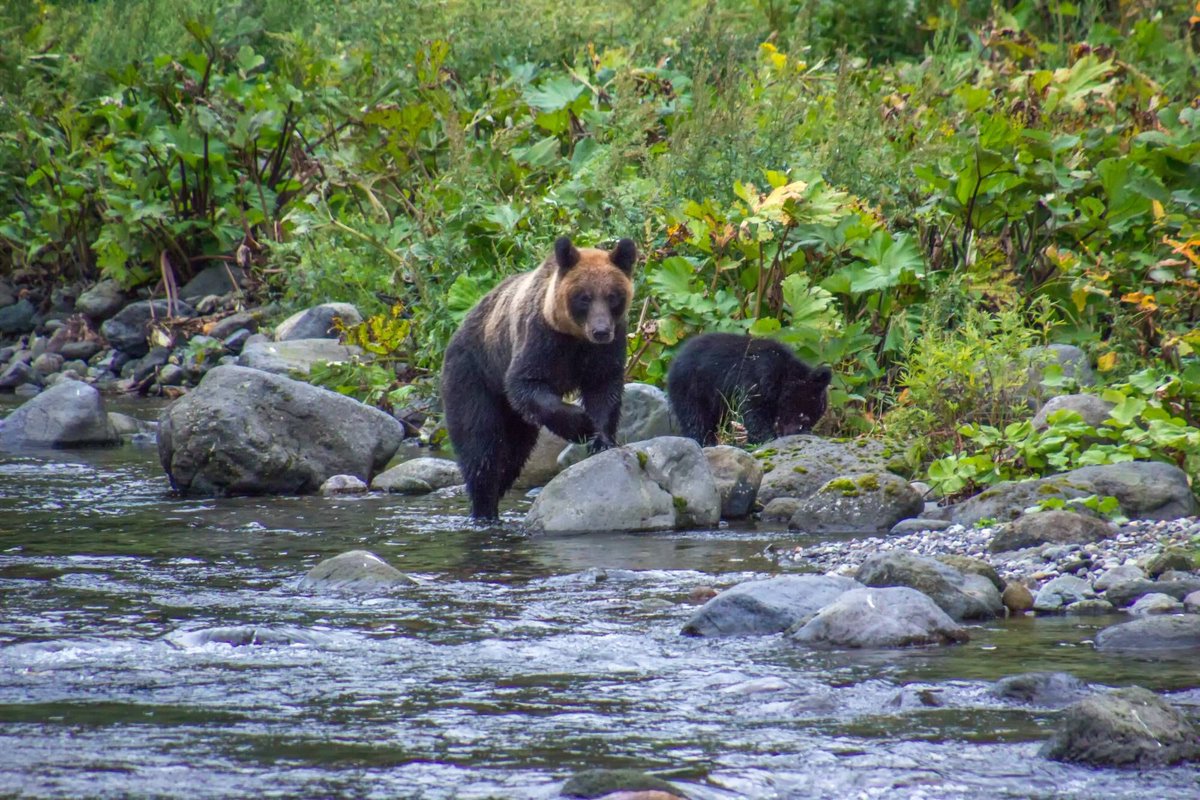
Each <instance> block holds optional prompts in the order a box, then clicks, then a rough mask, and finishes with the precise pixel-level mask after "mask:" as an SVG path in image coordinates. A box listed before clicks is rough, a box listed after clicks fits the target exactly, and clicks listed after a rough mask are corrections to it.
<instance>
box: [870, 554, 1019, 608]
mask: <svg viewBox="0 0 1200 800" xmlns="http://www.w3.org/2000/svg"><path fill="white" fill-rule="evenodd" d="M855 577H856V578H857V579H858V580H859V581H860V582H861V583H863V584H864V585H866V586H874V587H885V586H906V587H909V588H912V589H916V590H917V591H919V592H921V593H923V594H925V595H927V596H928V597H929V598H930V599H932V600H933V602H935V603H937V605H938V606H939V607H940V608H941V609H942V610H943V611H945V612H946V613H947V614H949V615H950V616H951V617H953V618H954V619H991V618H993V617H996V616H999V615H1001V614H1003V613H1004V606H1003V604H1002V603H1001V602H1000V592H999V591H998V590H997V589H996V587H995V586H993V585H992V582H991V581H990V580H988V579H987V578H985V577H983V576H982V575H964V574H963V573H961V572H959V571H958V570H956V569H954V568H953V567H949V566H947V565H945V564H943V563H941V562H940V561H935V560H934V559H932V558H925V557H924V556H918V555H915V554H913V553H909V552H907V551H903V550H891V551H887V552H883V553H874V554H872V555H870V556H868V557H867V558H866V560H865V561H863V563H862V566H860V567H859V568H858V573H857V574H856V575H855Z"/></svg>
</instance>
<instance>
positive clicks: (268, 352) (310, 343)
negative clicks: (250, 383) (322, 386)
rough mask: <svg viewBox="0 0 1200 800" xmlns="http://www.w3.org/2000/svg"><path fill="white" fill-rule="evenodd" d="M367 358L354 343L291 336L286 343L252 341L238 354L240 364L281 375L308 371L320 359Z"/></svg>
mask: <svg viewBox="0 0 1200 800" xmlns="http://www.w3.org/2000/svg"><path fill="white" fill-rule="evenodd" d="M355 358H358V359H364V358H367V357H366V356H365V355H364V353H363V351H362V350H361V349H359V348H358V347H355V346H353V345H344V344H340V343H338V342H337V340H335V339H289V340H288V341H284V342H269V341H260V342H253V341H252V342H249V343H248V344H246V346H245V347H243V348H242V352H241V354H240V355H239V356H238V360H237V363H238V366H241V367H251V368H252V369H259V370H262V371H263V372H274V373H276V374H279V375H290V374H291V373H293V372H295V373H302V374H307V373H308V371H309V370H310V369H312V366H313V364H316V363H317V362H318V361H326V362H330V363H335V362H342V361H352V360H354V359H355Z"/></svg>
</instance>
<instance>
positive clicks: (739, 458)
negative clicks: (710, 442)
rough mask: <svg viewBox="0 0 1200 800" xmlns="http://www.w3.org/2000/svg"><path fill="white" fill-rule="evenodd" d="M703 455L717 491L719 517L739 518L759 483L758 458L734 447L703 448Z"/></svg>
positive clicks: (750, 504)
mask: <svg viewBox="0 0 1200 800" xmlns="http://www.w3.org/2000/svg"><path fill="white" fill-rule="evenodd" d="M704 457H705V458H707V459H708V467H709V469H711V470H712V474H713V479H714V480H716V482H717V491H718V492H720V493H721V518H722V519H741V518H743V517H747V516H749V515H750V511H751V510H752V509H753V508H754V498H755V497H757V496H758V487H759V484H761V483H762V475H763V473H762V466H760V465H759V463H758V459H756V458H755V457H754V456H752V455H750V454H749V453H747V452H746V451H745V450H742V449H739V448H737V447H727V446H725V445H721V446H719V447H706V448H704Z"/></svg>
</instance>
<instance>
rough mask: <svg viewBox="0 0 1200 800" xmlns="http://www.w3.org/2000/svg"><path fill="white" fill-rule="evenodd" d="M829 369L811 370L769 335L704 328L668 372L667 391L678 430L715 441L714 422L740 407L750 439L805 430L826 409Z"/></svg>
mask: <svg viewBox="0 0 1200 800" xmlns="http://www.w3.org/2000/svg"><path fill="white" fill-rule="evenodd" d="M832 377H833V373H832V371H831V370H830V369H829V367H818V368H817V369H813V368H811V367H809V366H808V365H807V364H805V363H804V362H803V361H801V360H800V359H798V358H796V356H795V355H794V354H793V353H792V351H791V350H789V349H788V348H787V347H786V346H784V345H782V344H780V343H779V342H775V341H772V340H770V339H757V338H755V337H753V336H739V335H737V334H732V333H706V334H704V335H702V336H697V337H696V338H694V339H691V340H690V341H688V342H687V344H685V345H684V346H683V349H681V350H680V351H679V354H678V355H677V356H675V360H674V361H672V362H671V368H670V370H668V372H667V395H668V397H669V398H670V401H671V410H672V411H673V412H674V413H675V418H676V419H677V420H678V421H679V424H680V425H681V426H682V428H683V435H684V436H687V437H689V438H692V439H695V440H696V441H698V442H699V443H700V444H701V445H704V446H706V447H707V446H710V445H714V444H716V443H717V428H718V427H720V425H721V422H722V421H723V420H725V419H726V418H728V417H729V416H730V415H731V414H733V413H735V412H740V413H741V416H742V423H743V424H744V425H745V426H746V434H747V438H748V439H749V440H750V441H751V442H754V443H758V442H765V441H767V440H768V439H773V438H775V437H776V436H789V435H791V434H793V433H804V432H805V431H807V430H809V429H811V428H812V426H813V425H816V424H817V420H819V419H820V418H821V415H822V414H824V413H825V403H826V390H827V389H828V388H829V381H830V379H831V378H832Z"/></svg>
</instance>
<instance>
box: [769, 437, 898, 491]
mask: <svg viewBox="0 0 1200 800" xmlns="http://www.w3.org/2000/svg"><path fill="white" fill-rule="evenodd" d="M753 455H754V457H755V458H757V459H758V460H759V461H761V462H762V466H763V481H762V486H760V487H759V490H758V499H759V502H761V503H769V502H771V501H772V500H774V499H775V498H776V497H794V498H796V499H798V500H803V499H805V498H807V497H808V496H809V495H811V494H813V493H814V492H816V491H817V489H820V488H821V487H822V486H824V485H825V484H826V483H828V482H829V481H831V480H833V479H834V478H837V477H839V476H854V475H864V474H867V473H879V472H886V471H887V468H888V458H889V455H888V451H887V449H886V448H885V447H884V445H883V444H881V443H880V442H878V441H876V440H873V439H855V440H851V441H843V442H838V441H834V440H832V439H824V438H821V437H820V436H813V435H811V434H798V435H796V436H785V437H782V438H780V439H775V440H774V441H771V442H767V443H766V444H765V445H763V446H762V447H760V448H759V449H757V450H755V451H754V452H753Z"/></svg>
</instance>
